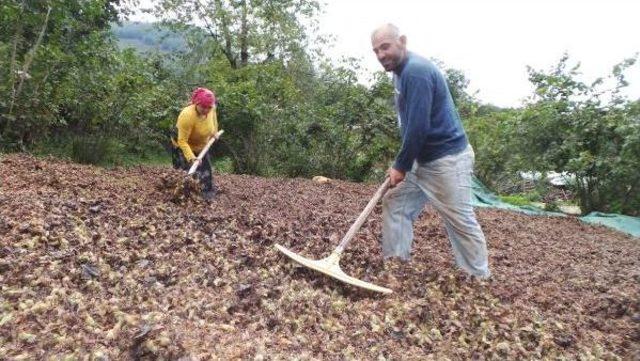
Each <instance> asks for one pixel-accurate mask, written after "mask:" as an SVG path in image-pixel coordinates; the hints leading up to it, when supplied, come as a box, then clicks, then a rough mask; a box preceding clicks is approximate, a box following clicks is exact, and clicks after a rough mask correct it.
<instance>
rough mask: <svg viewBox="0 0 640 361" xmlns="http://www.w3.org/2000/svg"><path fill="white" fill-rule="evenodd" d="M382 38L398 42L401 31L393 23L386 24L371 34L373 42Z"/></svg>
mask: <svg viewBox="0 0 640 361" xmlns="http://www.w3.org/2000/svg"><path fill="white" fill-rule="evenodd" d="M381 36H384V37H389V38H391V39H396V40H397V39H398V38H400V29H398V27H397V26H395V25H393V24H391V23H387V24H384V25H382V26H380V27H378V28H377V29H375V30H374V31H373V32H372V33H371V40H373V39H374V38H376V37H381Z"/></svg>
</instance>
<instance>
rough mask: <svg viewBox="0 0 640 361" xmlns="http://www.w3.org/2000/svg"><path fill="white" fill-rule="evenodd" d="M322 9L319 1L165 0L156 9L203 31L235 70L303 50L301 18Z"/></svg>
mask: <svg viewBox="0 0 640 361" xmlns="http://www.w3.org/2000/svg"><path fill="white" fill-rule="evenodd" d="M318 10H319V4H318V2H317V1H315V0H161V1H159V2H158V3H157V4H156V5H155V7H154V8H153V10H152V11H153V13H154V14H155V15H156V16H157V17H158V18H160V19H162V20H163V21H164V22H165V23H168V24H171V25H173V26H174V27H177V28H182V29H189V30H191V31H196V29H203V30H204V31H205V32H206V34H207V35H208V36H209V38H210V39H211V40H213V42H214V43H215V46H216V49H217V50H219V51H220V52H222V54H224V56H225V58H226V59H227V61H228V62H229V64H230V66H231V67H232V68H234V69H237V68H240V67H244V66H247V65H248V64H249V62H251V61H253V62H261V61H267V60H271V59H273V58H279V59H282V60H285V61H286V60H289V59H291V57H292V56H294V55H295V54H296V53H299V52H301V51H303V50H304V48H305V46H306V44H305V40H306V39H307V34H306V31H305V27H304V26H303V25H302V24H303V21H304V20H305V19H307V20H311V19H312V18H313V15H315V14H316V13H317V12H318Z"/></svg>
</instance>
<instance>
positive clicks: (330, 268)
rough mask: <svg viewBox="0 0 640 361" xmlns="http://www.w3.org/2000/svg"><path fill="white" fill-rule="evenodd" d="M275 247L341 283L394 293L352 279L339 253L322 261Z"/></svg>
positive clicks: (334, 253)
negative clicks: (341, 267)
mask: <svg viewBox="0 0 640 361" xmlns="http://www.w3.org/2000/svg"><path fill="white" fill-rule="evenodd" d="M275 246H276V248H277V249H278V250H279V251H280V252H282V253H284V254H285V255H287V256H288V257H289V258H291V259H292V260H294V261H296V262H298V263H300V264H301V265H303V266H305V267H308V268H311V269H314V270H316V271H318V272H322V273H324V274H326V275H327V276H330V277H333V278H335V279H337V280H339V281H342V282H345V283H348V284H350V285H354V286H356V287H360V288H364V289H367V290H370V291H375V292H381V293H385V294H389V293H392V292H393V291H392V290H390V289H389V288H385V287H380V286H377V285H374V284H373V283H369V282H365V281H361V280H359V279H357V278H354V277H351V276H349V275H348V274H346V273H344V272H343V271H342V270H341V269H340V264H339V262H340V254H339V253H337V252H333V253H331V254H330V255H329V256H328V257H326V258H323V259H320V260H312V259H308V258H305V257H302V256H300V255H299V254H297V253H294V252H291V251H290V250H288V249H286V248H285V247H283V246H281V245H279V244H276V245H275Z"/></svg>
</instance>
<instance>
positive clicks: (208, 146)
mask: <svg viewBox="0 0 640 361" xmlns="http://www.w3.org/2000/svg"><path fill="white" fill-rule="evenodd" d="M222 133H224V130H220V131H219V132H217V133H216V135H214V136H213V138H211V139H209V142H207V145H205V146H204V148H202V150H201V151H200V154H198V158H196V160H195V161H194V162H193V164H192V165H191V168H189V172H188V173H187V175H188V176H189V175H192V174H193V173H194V172H195V171H196V169H197V168H198V165H200V162H201V161H202V158H204V155H205V154H207V151H208V150H209V148H210V147H211V145H212V144H213V143H214V142H215V141H216V140H217V139H218V138H220V136H221V135H222Z"/></svg>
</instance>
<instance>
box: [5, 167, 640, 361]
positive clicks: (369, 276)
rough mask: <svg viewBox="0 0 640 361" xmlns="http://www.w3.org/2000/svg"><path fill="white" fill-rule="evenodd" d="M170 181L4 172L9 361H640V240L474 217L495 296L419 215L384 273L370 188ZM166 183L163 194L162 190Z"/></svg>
mask: <svg viewBox="0 0 640 361" xmlns="http://www.w3.org/2000/svg"><path fill="white" fill-rule="evenodd" d="M181 177H182V174H181V173H178V172H177V171H174V170H172V169H170V168H168V167H133V168H126V169H125V168H115V169H108V170H107V169H102V168H97V167H91V166H83V165H77V164H73V163H69V162H66V161H62V160H57V159H53V158H38V159H36V158H33V157H31V156H27V155H4V156H1V158H0V359H3V360H4V359H8V360H19V359H23V360H34V359H45V360H48V359H71V360H73V359H78V360H84V359H91V360H93V359H96V360H129V359H148V360H156V359H167V360H178V359H179V360H208V359H221V360H229V359H243V360H272V359H273V360H276V359H278V360H279V359H287V360H289V359H299V360H308V359H318V360H338V359H340V360H342V359H357V360H385V359H390V360H417V359H420V360H428V359H433V360H446V359H450V360H458V359H464V360H467V359H480V360H482V359H576V358H580V359H626V360H630V359H640V240H639V239H637V238H631V237H629V236H625V235H623V234H621V233H618V232H615V231H613V230H609V229H607V228H604V227H597V226H592V225H587V224H584V223H581V222H579V221H578V220H577V219H575V218H571V217H565V218H558V217H534V216H527V215H522V214H517V213H509V212H504V211H499V210H486V209H479V210H477V214H478V218H479V221H480V223H481V225H482V227H483V229H484V231H485V234H486V237H487V242H488V246H489V253H490V263H491V267H492V272H493V278H492V279H491V280H490V281H488V282H478V281H473V280H468V279H466V277H464V276H463V274H462V273H461V272H460V271H458V270H457V269H456V266H455V263H454V262H453V255H452V252H451V248H450V246H449V243H448V240H447V238H446V235H445V233H444V228H443V225H442V224H441V221H440V219H439V218H438V216H437V215H436V214H435V213H434V211H433V210H431V209H427V210H426V212H424V213H423V214H422V215H421V217H420V218H419V220H418V221H417V223H416V226H415V231H416V232H415V234H416V242H415V244H414V250H413V258H412V260H411V262H409V263H405V264H399V263H397V262H391V263H386V264H383V260H382V257H381V253H380V246H379V243H378V238H379V235H380V208H379V206H378V207H377V208H376V209H375V211H374V213H372V215H371V216H370V217H369V220H368V221H367V222H366V223H365V225H364V226H363V228H362V230H361V231H360V232H359V233H358V234H357V236H356V237H355V238H354V240H353V241H352V243H351V244H350V245H349V246H348V248H347V250H346V252H345V254H344V255H343V257H342V260H341V266H342V269H343V270H344V271H345V272H347V273H348V274H350V275H352V276H354V277H357V278H360V279H364V280H367V281H370V282H373V283H375V284H378V285H381V286H386V287H390V288H392V289H393V290H394V293H393V294H391V295H382V294H376V293H371V292H368V291H363V290H360V289H356V288H354V287H352V286H349V285H346V284H343V283H340V282H338V281H335V280H333V279H331V278H329V277H326V276H324V275H322V274H319V273H317V272H315V271H311V270H309V269H306V268H304V267H301V266H298V265H296V264H295V263H293V262H291V261H290V260H289V259H287V258H286V257H285V256H283V255H281V254H280V253H279V252H277V250H275V248H274V247H273V245H274V244H275V243H280V244H282V245H284V246H286V247H288V248H290V249H292V250H294V251H295V252H298V253H300V254H302V255H304V256H306V257H309V258H321V257H324V256H327V255H328V254H329V252H330V251H331V250H332V249H333V248H334V247H335V246H336V245H337V244H338V242H339V241H340V239H341V238H342V236H343V235H344V234H345V233H346V231H347V230H348V228H349V226H350V225H351V223H352V222H353V221H354V220H355V218H356V217H357V216H358V214H359V213H360V211H361V210H362V209H363V208H364V206H365V205H366V203H367V202H368V200H369V198H370V197H371V196H372V195H373V193H374V192H375V189H376V188H377V185H375V184H372V185H363V184H355V183H349V182H342V181H331V182H330V183H327V184H318V183H314V182H312V181H311V180H307V179H283V178H272V179H265V178H257V177H251V176H243V175H216V178H215V181H216V183H217V184H218V185H219V186H220V188H221V192H220V193H219V194H218V196H217V198H216V200H214V201H213V202H211V203H204V202H202V201H200V200H199V198H198V197H195V196H193V194H191V195H189V196H186V197H176V194H174V193H173V191H174V187H173V185H174V184H175V181H176V180H179V179H181ZM172 182H173V183H172Z"/></svg>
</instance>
